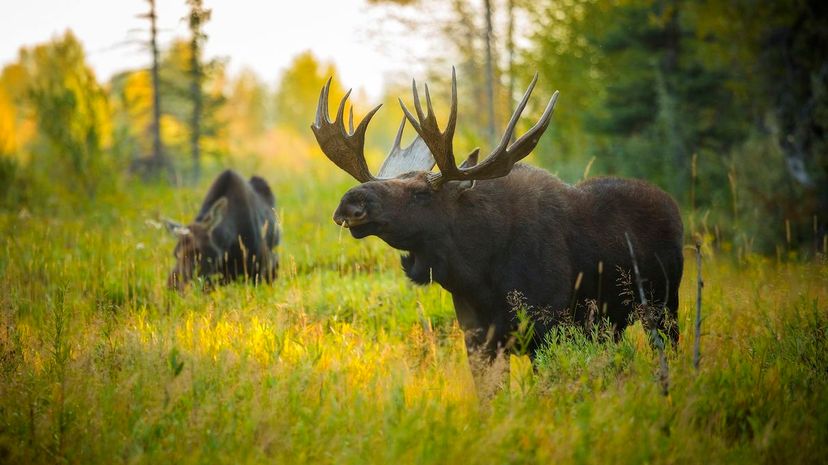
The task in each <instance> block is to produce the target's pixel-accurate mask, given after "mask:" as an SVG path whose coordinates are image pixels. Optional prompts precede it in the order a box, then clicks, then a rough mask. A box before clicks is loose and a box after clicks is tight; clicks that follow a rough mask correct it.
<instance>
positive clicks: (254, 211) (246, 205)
mask: <svg viewBox="0 0 828 465" xmlns="http://www.w3.org/2000/svg"><path fill="white" fill-rule="evenodd" d="M275 207H276V199H275V197H274V196H273V191H271V190H270V186H268V184H267V181H265V180H264V179H262V178H260V177H258V176H253V177H251V178H250V180H249V181H246V180H245V179H244V178H242V177H241V176H240V175H239V174H238V173H236V172H235V171H232V170H226V171H224V172H222V173H221V174H220V175H219V176H218V177H217V178H216V180H215V181H213V185H212V186H211V187H210V190H209V191H208V192H207V196H206V198H205V199H204V202H203V203H202V205H201V210H199V212H198V215H197V216H196V218H195V220H194V221H193V222H192V223H190V224H188V225H187V226H182V225H180V224H178V223H175V222H173V221H170V220H167V229H168V230H170V231H171V232H173V233H174V234H175V235H176V236H177V237H178V243H177V244H176V245H175V250H174V255H175V259H176V263H175V267H174V268H173V270H172V271H171V272H170V274H169V277H168V279H167V284H168V286H169V287H170V288H174V289H179V290H182V289H183V288H184V287H185V286H186V285H187V283H188V282H189V281H190V280H192V279H193V278H195V277H197V276H201V277H204V278H205V279H206V280H207V281H209V282H212V281H211V280H212V278H213V277H214V276H216V275H218V276H219V282H220V283H227V282H230V281H232V280H235V279H236V278H239V277H242V276H245V277H250V278H253V280H254V282H262V281H264V282H270V281H272V280H273V279H274V278H275V277H276V272H277V270H278V266H279V257H278V255H277V254H276V252H275V251H274V250H273V248H274V247H276V246H277V245H278V244H279V225H278V223H277V222H276V215H275V212H274V209H275Z"/></svg>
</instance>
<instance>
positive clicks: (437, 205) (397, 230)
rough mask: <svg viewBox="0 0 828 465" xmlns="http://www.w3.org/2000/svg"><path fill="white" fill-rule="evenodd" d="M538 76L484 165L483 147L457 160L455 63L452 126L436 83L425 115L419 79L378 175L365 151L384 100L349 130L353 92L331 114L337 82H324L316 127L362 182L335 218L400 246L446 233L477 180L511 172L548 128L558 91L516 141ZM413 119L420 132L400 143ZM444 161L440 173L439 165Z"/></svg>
mask: <svg viewBox="0 0 828 465" xmlns="http://www.w3.org/2000/svg"><path fill="white" fill-rule="evenodd" d="M536 82H537V75H536V76H535V78H534V79H533V80H532V83H531V84H530V85H529V88H528V89H527V91H526V93H525V94H524V96H523V99H522V100H521V101H520V103H519V104H518V106H517V109H516V110H515V112H514V114H513V115H512V118H511V120H510V121H509V125H508V127H507V128H506V131H505V133H504V134H503V137H502V139H501V141H500V144H499V145H498V146H497V147H496V148H495V149H494V151H492V153H491V154H490V155H489V156H488V157H487V158H486V159H485V160H483V161H482V162H481V163H480V164H478V163H477V159H478V149H475V150H473V151H472V152H471V153H470V154H469V155H468V157H467V158H466V160H465V161H464V162H463V163H462V164H461V165H460V166H457V164H456V162H455V156H454V152H453V148H452V139H453V137H454V130H455V126H456V123H457V79H456V76H455V72H454V69H453V68H452V76H451V110H450V114H449V119H448V123H447V124H446V128H445V130H444V131H440V129H439V127H438V126H437V118H436V116H435V115H434V110H433V108H432V104H431V96H430V94H429V91H428V85H426V86H425V100H426V110H427V114H424V113H423V109H422V106H421V103H420V99H419V96H418V94H417V85H416V82H414V83H413V84H412V88H413V94H414V109H415V111H416V113H417V116H416V117H415V116H414V115H413V114H412V113H411V112H410V111H409V110H408V108H406V106H405V104H403V103H402V100H400V105H401V106H402V110H403V112H404V113H405V117H404V118H403V120H402V123H401V124H400V129H399V131H398V132H397V137H396V140H395V141H394V146H393V148H392V150H391V153H390V154H389V155H388V157H387V159H386V160H385V162H384V163H383V165H382V167H381V168H380V171H379V173H378V175H377V176H376V177H375V176H373V175H372V174H371V172H370V171H369V170H368V166H367V164H366V162H365V156H364V154H363V146H364V143H365V131H366V129H367V127H368V123H369V122H370V120H371V118H372V117H373V116H374V114H375V113H376V112H377V110H379V108H380V106H381V105H378V106H377V107H375V108H374V109H372V110H371V111H369V112H368V114H367V115H366V116H365V118H364V119H363V120H362V122H360V123H359V125H358V126H357V128H356V130H355V129H354V124H353V107H351V112H350V118H349V130H347V131H346V129H345V125H344V118H343V114H344V109H345V103H346V101H347V99H348V95H349V94H350V91H349V92H348V94H346V95H345V97H343V99H342V101H341V102H340V103H339V109H338V110H337V113H336V118H335V120H334V121H333V122H332V121H330V119H329V117H328V93H329V90H330V81H328V83H327V84H326V85H325V86H324V87H323V88H322V93H321V95H320V97H319V105H318V108H317V112H316V119H315V121H314V123H313V125H312V126H311V129H312V130H313V133H314V135H315V136H316V140H317V142H318V143H319V146H320V147H321V148H322V151H323V152H324V153H325V155H326V156H327V157H328V158H329V159H330V160H331V161H333V162H334V163H335V164H336V165H337V166H339V167H340V168H341V169H342V170H344V171H345V172H347V173H348V174H350V175H351V176H353V177H354V178H356V180H357V181H359V182H361V183H362V184H360V185H359V186H357V187H354V188H353V189H351V190H349V191H348V192H346V193H345V195H344V196H343V197H342V200H341V202H340V204H339V207H338V208H337V209H336V212H335V213H334V221H335V222H336V223H337V224H338V225H341V226H344V227H346V228H349V230H350V231H351V235H352V236H354V237H355V238H358V239H359V238H363V237H365V236H370V235H375V236H378V237H379V238H381V239H382V240H384V241H385V242H387V243H388V244H389V245H391V246H392V247H394V248H397V249H401V250H409V251H410V250H413V249H418V248H420V247H422V246H423V245H424V244H428V243H429V242H434V241H438V240H441V239H444V238H445V236H446V230H447V229H448V228H451V226H452V223H453V221H454V220H455V218H457V217H458V216H460V215H461V212H459V211H458V209H461V208H462V205H461V202H459V201H458V200H459V198H460V197H461V196H462V195H463V193H464V191H466V190H467V189H469V188H471V187H473V186H474V183H475V181H477V180H483V179H494V178H499V177H502V176H506V175H507V174H509V172H510V171H511V169H512V166H513V165H514V164H515V163H517V162H518V161H520V160H521V159H523V158H524V157H526V156H527V155H528V154H529V153H530V152H531V151H532V149H534V147H535V145H536V144H537V143H538V140H539V139H540V136H541V135H542V134H543V132H544V131H545V130H546V128H547V126H548V125H549V122H550V119H551V117H552V111H553V110H554V108H555V102H556V101H557V98H558V93H557V92H555V94H554V95H553V96H552V98H551V99H550V100H549V103H548V105H547V106H546V109H545V111H544V112H543V115H542V116H541V118H540V120H538V122H537V123H536V124H535V126H534V127H532V128H531V129H530V130H529V131H528V132H527V133H526V134H524V135H523V136H521V137H520V138H519V139H517V140H516V141H515V142H514V143H511V144H510V141H511V140H512V136H513V133H514V130H515V126H516V125H517V122H518V119H519V118H520V115H521V113H522V112H523V109H524V108H525V107H526V104H527V102H528V101H529V96H530V95H531V93H532V89H533V88H534V87H535V83H536ZM406 120H408V121H409V122H410V123H411V125H412V126H413V127H414V129H415V131H416V132H417V134H418V136H417V137H416V138H415V140H414V141H413V142H412V143H411V145H409V146H408V147H406V148H401V147H400V141H401V138H402V133H403V129H404V127H405V122H406ZM435 164H436V165H437V167H438V168H439V170H440V171H439V172H437V173H433V172H431V169H432V168H433V167H434V165H435Z"/></svg>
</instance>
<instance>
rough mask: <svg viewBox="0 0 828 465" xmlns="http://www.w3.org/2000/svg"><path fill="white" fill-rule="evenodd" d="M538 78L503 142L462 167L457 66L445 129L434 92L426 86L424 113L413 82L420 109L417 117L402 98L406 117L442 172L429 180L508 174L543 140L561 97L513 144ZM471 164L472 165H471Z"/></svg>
mask: <svg viewBox="0 0 828 465" xmlns="http://www.w3.org/2000/svg"><path fill="white" fill-rule="evenodd" d="M537 82H538V75H537V73H536V74H535V77H534V79H532V83H531V84H529V88H528V89H527V90H526V93H525V94H523V98H522V99H521V101H520V103H519V104H518V106H517V108H516V109H515V112H514V113H513V114H512V118H511V119H510V120H509V125H508V126H507V127H506V131H505V132H504V133H503V137H502V138H501V139H500V144H498V146H497V147H495V149H494V150H493V151H492V153H491V154H489V156H488V157H486V159H485V160H483V161H482V162H480V163H479V164H474V163H464V164H463V165H461V166H460V167H458V166H457V162H456V161H455V158H454V151H453V148H452V139H453V138H454V129H455V127H456V124H457V76H456V74H455V71H454V67H452V68H451V110H450V113H449V119H448V123H446V129H445V131H440V128H439V127H438V126H437V118H436V117H435V115H434V109H433V108H432V106H431V95H429V92H428V85H427V84H426V86H425V99H426V109H427V111H428V114H425V115H424V114H423V109H422V106H421V104H420V97H419V95H418V94H417V83H416V82H412V91H413V94H414V110H415V111H416V112H417V117H416V118H415V117H414V115H412V114H411V112H410V111H408V108H406V106H405V104H404V103H403V102H402V100H400V105H401V106H402V109H403V112H404V113H405V116H406V118H407V119H408V121H409V122H410V123H411V125H412V126H414V129H415V130H416V131H417V134H419V135H420V137H421V138H422V139H423V140H424V141H425V144H426V145H427V146H428V148H429V150H431V153H432V155H433V156H434V159H435V160H436V163H437V166H438V167H439V168H440V172H439V173H432V174H429V177H428V180H429V183H430V184H431V186H432V187H434V188H435V189H437V188H439V187H440V186H441V185H442V184H443V183H444V182H446V181H452V180H462V181H475V180H480V179H493V178H499V177H501V176H506V175H507V174H509V171H511V170H512V166H514V164H515V163H517V162H518V161H520V160H522V159H523V158H525V157H526V156H527V155H529V153H530V152H531V151H532V149H534V148H535V146H536V145H537V143H538V140H540V136H541V135H543V133H544V131H546V128H547V127H548V126H549V121H550V120H551V118H552V112H553V111H554V109H555V103H556V102H557V101H558V91H555V93H554V94H553V95H552V98H550V99H549V103H548V104H547V105H546V109H545V110H544V112H543V115H541V117H540V119H539V120H538V122H537V123H535V125H534V126H533V127H532V128H531V129H530V130H529V131H527V132H526V134H524V135H522V136H521V137H520V138H519V139H518V140H516V141H515V142H514V143H512V144H511V145H510V144H509V141H511V139H512V135H513V133H514V132H515V127H516V126H517V122H518V119H520V115H521V113H523V109H524V108H525V107H526V103H527V102H528V101H529V96H530V95H531V94H532V90H533V89H534V88H535V84H536V83H537ZM477 152H478V149H475V150H474V151H472V152H471V154H470V155H469V158H470V159H473V160H476V159H477ZM470 165H471V166H470Z"/></svg>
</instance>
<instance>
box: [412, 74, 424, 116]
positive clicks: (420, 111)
mask: <svg viewBox="0 0 828 465" xmlns="http://www.w3.org/2000/svg"><path fill="white" fill-rule="evenodd" d="M411 92H412V93H413V94H414V110H415V111H416V112H417V117H418V118H419V119H420V121H421V122H422V121H424V120H425V119H426V116H425V115H423V107H422V105H421V104H420V95H419V94H418V93H417V81H415V80H414V79H412V80H411Z"/></svg>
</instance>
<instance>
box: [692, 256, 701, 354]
mask: <svg viewBox="0 0 828 465" xmlns="http://www.w3.org/2000/svg"><path fill="white" fill-rule="evenodd" d="M701 259H702V256H701V244H700V243H698V242H696V270H697V271H696V274H697V276H698V280H697V286H696V339H695V341H693V367H694V368H695V369H696V370H698V369H699V361H700V360H701V322H702V318H701V299H702V288H703V287H704V281H702V271H701V269H702V268H701V266H702V261H701Z"/></svg>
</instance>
